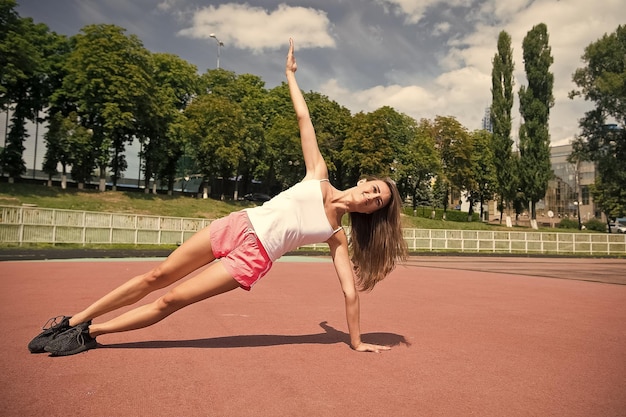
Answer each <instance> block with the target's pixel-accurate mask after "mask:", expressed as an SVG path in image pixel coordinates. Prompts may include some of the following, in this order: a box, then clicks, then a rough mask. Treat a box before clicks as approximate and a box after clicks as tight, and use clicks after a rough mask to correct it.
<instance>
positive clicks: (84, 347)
mask: <svg viewBox="0 0 626 417" xmlns="http://www.w3.org/2000/svg"><path fill="white" fill-rule="evenodd" d="M96 347H98V342H96V341H95V340H94V341H93V342H89V343H87V344H85V345H81V346H79V347H77V348H76V349H74V350H68V351H66V352H55V351H54V350H52V349H50V350H48V347H47V346H46V347H45V348H44V349H45V351H46V352H48V353H49V354H50V356H71V355H76V354H78V353H81V352H85V351H87V350H91V349H95V348H96Z"/></svg>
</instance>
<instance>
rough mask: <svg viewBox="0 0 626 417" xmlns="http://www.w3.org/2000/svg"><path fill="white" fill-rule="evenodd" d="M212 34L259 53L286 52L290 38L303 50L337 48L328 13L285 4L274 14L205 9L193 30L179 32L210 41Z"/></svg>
mask: <svg viewBox="0 0 626 417" xmlns="http://www.w3.org/2000/svg"><path fill="white" fill-rule="evenodd" d="M211 33H215V34H216V35H217V36H218V37H219V39H220V41H222V42H224V44H225V45H226V46H230V45H232V46H235V47H236V48H240V49H250V50H252V51H253V52H255V53H261V52H262V51H263V50H266V49H278V48H283V47H284V46H285V42H286V40H287V39H288V38H289V37H293V38H295V39H297V40H298V45H297V47H298V48H300V49H303V48H314V47H331V48H332V47H335V40H334V39H333V37H332V36H331V24H330V21H329V19H328V16H327V15H326V13H325V12H324V11H321V10H316V9H313V8H306V7H291V6H287V5H285V4H281V5H279V6H278V7H277V8H276V9H275V10H273V11H268V10H266V9H264V8H262V7H252V6H250V5H248V4H235V3H228V4H222V5H219V6H209V7H205V8H202V9H200V10H197V11H196V12H195V13H194V15H193V18H192V26H191V27H189V28H186V29H183V30H181V31H180V32H179V34H180V35H183V36H188V37H190V38H196V39H208V38H209V36H210V34H211Z"/></svg>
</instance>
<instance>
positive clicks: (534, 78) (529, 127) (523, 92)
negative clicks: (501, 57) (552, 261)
mask: <svg viewBox="0 0 626 417" xmlns="http://www.w3.org/2000/svg"><path fill="white" fill-rule="evenodd" d="M548 40H549V39H548V28H547V26H546V25H545V24H544V23H540V24H538V25H536V26H534V27H533V28H532V29H531V30H530V31H529V32H528V33H527V34H526V37H525V38H524V42H523V43H522V48H523V56H524V68H525V70H526V78H527V79H528V86H522V87H521V88H520V90H519V99H520V113H521V116H522V125H521V126H520V130H519V150H520V160H519V180H520V188H521V191H522V192H523V193H524V195H525V196H526V198H527V199H528V201H529V202H530V211H531V219H533V220H535V219H536V218H537V210H536V204H537V202H538V201H539V200H541V199H542V198H544V197H545V194H546V190H547V188H548V180H549V179H550V177H551V176H552V169H551V165H550V133H549V124H548V121H549V118H550V107H552V106H553V105H554V97H553V95H552V86H553V84H554V75H553V74H552V73H551V72H550V65H552V62H553V61H554V59H553V58H552V54H551V48H550V46H549V44H548Z"/></svg>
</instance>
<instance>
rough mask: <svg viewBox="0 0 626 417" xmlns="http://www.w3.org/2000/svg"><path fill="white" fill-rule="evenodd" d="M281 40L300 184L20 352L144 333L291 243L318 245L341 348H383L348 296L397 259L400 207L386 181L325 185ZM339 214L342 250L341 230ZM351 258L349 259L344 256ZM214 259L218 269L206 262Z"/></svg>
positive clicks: (242, 283) (237, 283)
mask: <svg viewBox="0 0 626 417" xmlns="http://www.w3.org/2000/svg"><path fill="white" fill-rule="evenodd" d="M293 51H294V48H293V41H292V40H291V39H290V40H289V53H288V54H287V64H286V75H287V83H288V86H289V91H290V94H291V99H292V102H293V107H294V109H295V113H296V116H297V118H298V126H299V128H300V138H301V142H302V153H303V155H304V163H305V166H306V175H305V177H304V179H303V180H302V181H301V182H300V183H298V184H296V185H295V186H293V187H292V188H290V189H288V190H286V191H284V192H282V193H281V194H279V195H278V196H276V197H274V198H273V199H272V200H270V201H268V202H267V203H265V204H264V205H263V206H260V207H255V208H251V209H245V210H242V211H238V212H235V213H231V214H230V215H228V216H227V217H225V218H222V219H219V220H216V221H214V222H213V223H211V224H210V225H209V226H208V227H207V228H205V229H203V230H200V231H199V232H198V233H196V234H195V235H193V236H192V237H191V238H190V239H189V240H187V241H186V242H185V243H184V244H182V245H181V246H180V247H179V248H177V249H176V250H175V251H174V252H172V254H171V255H170V256H169V257H168V258H167V259H166V260H165V261H163V262H162V263H161V264H160V265H158V266H157V267H156V268H154V269H152V270H150V271H148V272H146V273H145V274H142V275H139V276H136V277H134V278H132V279H130V280H129V281H127V282H126V283H125V284H122V285H121V286H120V287H118V288H116V289H114V290H113V291H111V292H110V293H108V294H107V295H105V296H104V297H102V298H101V299H99V300H98V301H96V302H95V303H93V304H92V305H90V306H89V307H87V308H86V309H85V310H83V311H81V312H79V313H76V314H74V315H73V316H59V317H62V319H61V321H60V322H56V318H55V319H52V324H51V325H50V327H48V328H46V326H44V331H43V332H42V333H41V334H39V335H38V336H36V337H35V338H34V339H33V340H32V341H31V342H30V343H29V345H28V348H29V350H30V351H31V352H32V353H43V352H49V353H51V354H52V355H53V356H67V355H73V354H76V353H80V352H83V351H86V350H88V349H93V348H95V347H96V346H97V343H96V337H97V336H100V335H103V334H107V333H115V332H123V331H128V330H135V329H140V328H143V327H146V326H150V325H152V324H154V323H156V322H158V321H160V320H162V319H164V318H165V317H167V316H169V315H170V314H172V313H173V312H175V311H177V310H179V309H181V308H183V307H185V306H188V305H190V304H193V303H196V302H198V301H201V300H204V299H207V298H210V297H213V296H214V295H217V294H222V293H224V292H227V291H231V290H234V289H235V288H240V287H241V288H244V289H246V290H250V289H251V287H252V286H253V285H254V283H255V282H256V281H257V280H258V279H260V278H261V277H262V276H263V275H265V274H266V273H267V272H268V271H269V269H270V268H271V266H272V263H273V262H274V261H275V260H276V259H278V258H279V257H280V256H282V255H283V254H284V253H286V252H288V251H290V250H293V249H295V248H297V247H299V246H302V245H305V244H310V243H319V242H327V243H328V245H329V247H330V253H331V256H332V259H333V263H334V266H335V270H336V272H337V275H338V277H339V282H340V284H341V289H342V290H343V293H344V297H345V307H346V318H347V322H348V329H349V333H350V344H351V346H352V348H353V349H354V350H356V351H359V352H379V351H381V350H388V349H389V347H387V346H378V345H372V344H368V343H364V342H363V341H362V340H361V331H360V327H359V314H360V313H359V311H360V310H359V296H358V291H357V289H358V290H364V291H369V290H371V289H372V288H374V286H375V285H376V283H377V282H379V281H380V280H382V279H383V278H384V277H385V276H386V275H387V274H389V272H391V271H392V270H393V268H394V267H395V265H396V262H397V261H398V260H400V259H403V258H404V257H405V256H406V243H405V242H404V239H403V238H402V230H401V225H400V208H401V201H400V196H399V194H398V191H397V189H396V186H395V184H394V183H393V181H391V180H389V179H377V178H373V177H372V178H367V179H363V180H360V181H359V182H358V184H357V185H356V187H353V188H350V189H348V190H345V191H341V190H337V189H335V188H334V187H333V186H332V185H331V184H330V183H329V181H328V170H327V168H326V163H325V162H324V159H323V158H322V155H321V153H320V151H319V148H318V145H317V139H316V137H315V130H314V129H313V124H312V123H311V119H310V116H309V110H308V108H307V105H306V102H305V100H304V97H303V95H302V92H301V91H300V88H299V87H298V84H297V82H296V77H295V73H296V69H297V64H296V59H295V57H294V53H293ZM346 213H348V214H349V216H350V221H351V236H350V248H349V245H348V238H347V236H346V234H345V232H344V230H343V228H342V227H341V219H342V217H343V215H344V214H346ZM350 252H351V253H350ZM215 259H220V261H219V262H213V261H214V260H215ZM211 262H213V263H212V264H211V265H210V266H209V267H208V268H206V269H205V270H203V271H202V272H201V273H199V274H197V275H195V276H194V277H192V278H191V279H189V280H187V281H185V282H183V283H181V284H179V285H178V286H176V287H174V288H172V289H171V290H170V291H169V292H168V293H166V294H165V295H164V296H162V297H161V298H159V299H158V300H156V301H154V302H153V303H150V304H146V305H143V306H140V307H137V308H135V309H134V310H131V311H128V312H126V313H124V314H122V315H120V316H118V317H116V318H114V319H112V320H109V321H107V322H104V323H93V324H92V322H91V321H92V319H95V318H96V317H99V316H101V315H103V314H105V313H108V312H111V311H113V310H116V309H118V308H120V307H123V306H127V305H131V304H133V303H136V302H137V301H139V300H141V299H142V298H143V297H145V296H146V295H147V294H149V293H151V292H153V291H155V290H157V289H161V288H164V287H167V286H169V285H171V284H173V283H174V282H177V281H179V280H180V279H181V278H183V277H185V276H187V275H188V274H190V273H191V272H193V271H195V270H197V269H199V268H201V267H203V266H205V265H207V264H209V263H211Z"/></svg>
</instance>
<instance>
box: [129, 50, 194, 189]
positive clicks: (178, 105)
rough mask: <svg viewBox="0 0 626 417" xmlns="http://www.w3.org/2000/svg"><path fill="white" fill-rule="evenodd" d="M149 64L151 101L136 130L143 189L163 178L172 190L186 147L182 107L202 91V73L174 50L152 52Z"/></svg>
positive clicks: (142, 113)
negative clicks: (172, 51)
mask: <svg viewBox="0 0 626 417" xmlns="http://www.w3.org/2000/svg"><path fill="white" fill-rule="evenodd" d="M150 66H151V77H150V78H151V81H150V91H151V92H150V94H149V97H150V101H149V103H148V105H147V106H144V107H142V109H143V110H145V111H143V112H141V113H140V115H139V120H138V125H139V129H138V132H137V136H138V138H139V140H140V142H141V144H142V150H141V152H140V158H141V160H142V161H143V163H142V170H143V173H144V187H145V188H144V190H145V192H146V193H147V192H149V184H150V180H151V179H152V178H160V179H162V180H163V182H164V183H167V188H168V192H169V193H170V194H172V192H173V190H174V182H175V178H176V174H177V172H176V171H177V170H176V166H177V163H178V160H179V159H180V158H181V156H182V155H183V154H184V147H185V141H184V135H181V134H180V130H181V129H180V128H179V127H180V126H181V125H182V123H183V120H184V116H183V114H182V111H183V110H184V109H185V108H186V107H187V105H188V104H189V103H190V102H191V100H192V97H194V96H197V94H198V93H199V77H198V75H197V68H196V66H195V65H192V64H190V63H188V62H187V61H184V60H183V59H181V58H180V57H178V56H175V55H172V54H164V53H155V54H151V55H150ZM186 174H187V173H183V175H182V176H184V175H186Z"/></svg>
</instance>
